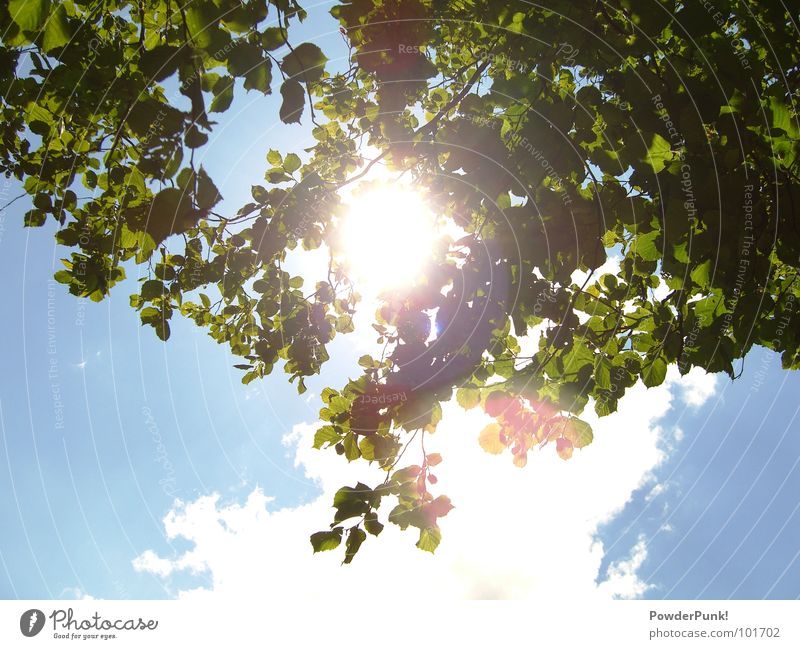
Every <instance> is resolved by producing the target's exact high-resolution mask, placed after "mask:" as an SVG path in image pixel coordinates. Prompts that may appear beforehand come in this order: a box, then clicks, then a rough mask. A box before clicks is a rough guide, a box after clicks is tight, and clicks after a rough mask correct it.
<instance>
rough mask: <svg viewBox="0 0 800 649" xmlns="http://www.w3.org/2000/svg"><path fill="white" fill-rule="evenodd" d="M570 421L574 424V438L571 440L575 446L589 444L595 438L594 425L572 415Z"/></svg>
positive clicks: (580, 446)
mask: <svg viewBox="0 0 800 649" xmlns="http://www.w3.org/2000/svg"><path fill="white" fill-rule="evenodd" d="M570 423H571V425H572V430H573V431H574V433H573V438H572V439H571V440H570V441H572V444H573V446H575V448H583V447H584V446H589V444H591V443H592V440H593V439H594V434H593V433H592V427H591V426H590V425H589V424H587V423H586V422H585V421H583V420H582V419H578V418H577V417H571V418H570Z"/></svg>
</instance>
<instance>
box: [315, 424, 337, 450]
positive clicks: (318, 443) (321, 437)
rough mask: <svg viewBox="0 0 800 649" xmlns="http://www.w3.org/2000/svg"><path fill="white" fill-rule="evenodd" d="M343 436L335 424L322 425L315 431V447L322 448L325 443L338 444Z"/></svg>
mask: <svg viewBox="0 0 800 649" xmlns="http://www.w3.org/2000/svg"><path fill="white" fill-rule="evenodd" d="M341 439H342V436H341V435H340V434H339V433H337V432H336V429H335V428H334V427H333V426H322V427H321V428H319V429H318V430H317V432H316V433H314V448H322V446H323V444H328V445H331V444H336V443H337V442H339V441H340V440H341Z"/></svg>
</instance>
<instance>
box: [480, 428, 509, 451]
mask: <svg viewBox="0 0 800 649" xmlns="http://www.w3.org/2000/svg"><path fill="white" fill-rule="evenodd" d="M502 430H503V428H502V426H500V424H489V425H488V426H487V427H486V428H484V429H483V430H482V431H481V434H480V435H479V436H478V442H480V445H481V448H482V449H483V450H484V451H486V452H487V453H492V454H493V455H497V454H499V453H502V452H503V451H504V450H505V448H506V445H505V444H503V442H501V441H500V433H501V432H502Z"/></svg>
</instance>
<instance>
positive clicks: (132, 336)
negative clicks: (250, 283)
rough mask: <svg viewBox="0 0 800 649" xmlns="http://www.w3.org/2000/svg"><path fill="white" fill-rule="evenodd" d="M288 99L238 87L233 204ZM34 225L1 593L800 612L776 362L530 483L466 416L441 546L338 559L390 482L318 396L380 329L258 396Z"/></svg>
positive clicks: (792, 498) (276, 136)
mask: <svg viewBox="0 0 800 649" xmlns="http://www.w3.org/2000/svg"><path fill="white" fill-rule="evenodd" d="M307 8H308V10H309V12H310V14H311V17H312V18H311V19H310V20H309V21H308V23H307V24H306V25H304V26H303V27H302V30H303V31H302V32H299V33H298V38H305V39H307V40H313V41H314V42H315V43H317V44H319V45H320V46H321V47H322V48H323V50H325V51H330V52H334V51H336V48H337V47H338V45H337V44H338V42H339V38H340V37H339V35H338V32H337V31H336V26H335V24H334V23H333V22H332V21H331V20H329V19H326V17H325V6H309V7H307ZM331 65H336V62H335V61H333V62H332V63H331ZM278 100H279V97H277V98H276V97H269V98H264V97H261V96H259V95H257V93H255V92H251V93H249V94H247V95H244V94H243V93H240V94H239V98H238V99H237V101H236V102H235V103H234V105H233V107H232V108H231V110H230V111H229V113H227V114H226V115H225V119H224V121H221V123H220V127H219V131H217V132H216V133H215V137H214V138H213V140H212V141H211V143H210V144H209V146H208V147H207V148H206V149H205V150H204V152H203V153H204V158H203V160H202V163H203V165H204V166H205V167H206V168H207V169H208V170H209V172H210V173H211V175H212V177H213V178H214V179H215V182H217V185H218V187H219V189H220V191H221V193H222V194H223V196H224V197H225V199H226V201H225V203H224V206H227V207H228V208H231V209H235V208H236V207H238V206H239V205H240V204H242V203H244V202H246V201H247V196H248V193H249V187H250V185H251V184H252V183H255V182H258V181H259V179H260V177H261V175H262V174H263V171H264V170H265V169H266V167H267V163H266V161H265V158H264V154H265V152H266V150H267V149H269V148H274V149H278V150H281V151H283V152H284V153H285V152H288V151H295V152H298V153H299V152H301V150H302V148H303V147H304V146H309V145H310V143H311V138H310V134H309V131H308V128H307V125H305V126H303V125H298V126H285V125H282V124H280V123H277V120H276V118H275V116H276V115H277V101H278ZM16 193H17V188H16V187H14V186H13V183H11V184H9V183H8V182H7V183H6V185H5V186H4V187H3V188H2V190H0V196H6V195H7V196H8V197H13V196H15V195H16ZM26 209H27V206H26V205H25V202H24V201H17V202H16V203H14V204H13V205H12V206H11V207H9V208H8V209H5V210H3V211H2V212H0V276H2V277H3V278H4V282H3V284H2V292H3V293H2V297H3V300H2V303H3V305H4V308H5V317H3V318H2V319H0V334H1V335H0V346H2V352H1V354H0V358H2V363H3V379H2V382H0V440H1V443H0V492H2V493H3V494H4V496H3V498H2V499H0V516H1V517H2V526H3V534H2V535H0V597H2V598H7V599H10V598H25V599H46V598H83V597H94V598H114V599H127V598H176V597H184V598H201V597H230V598H236V597H251V596H259V597H262V598H265V599H270V598H282V599H284V598H287V597H288V598H297V599H309V598H323V597H326V596H329V593H330V590H331V589H332V588H336V590H337V593H340V594H346V593H353V594H358V593H362V592H364V589H373V590H374V588H375V587H376V586H378V587H380V588H383V589H386V591H387V596H389V597H398V598H402V597H406V596H408V595H414V594H419V593H420V590H422V591H423V592H424V593H425V594H426V595H434V596H439V597H447V598H454V599H460V598H498V599H502V598H534V599H535V598H542V597H547V598H553V597H555V598H562V597H563V598H571V597H586V598H615V597H621V598H632V597H642V598H653V599H661V598H680V599H693V598H709V599H725V598H747V599H754V598H797V597H798V595H800V585H798V584H800V514H798V511H797V510H798V508H800V504H798V503H800V501H798V499H797V496H796V494H797V493H800V469H798V462H800V437H799V436H798V435H797V430H798V420H797V413H798V400H797V395H798V394H800V377H799V376H798V375H797V374H796V373H789V372H785V371H783V370H781V367H780V359H779V358H778V357H777V356H776V355H775V354H773V353H771V352H768V351H767V350H763V349H758V348H757V349H755V350H753V351H752V352H751V354H750V355H749V356H748V357H747V359H746V362H745V366H744V371H743V373H742V375H741V377H740V378H739V379H738V380H736V381H734V382H731V381H730V380H729V379H728V378H727V377H725V376H719V375H717V376H714V375H707V374H705V373H704V372H702V371H699V370H694V371H693V372H692V373H691V374H690V375H689V376H688V377H683V379H681V378H680V377H678V376H677V373H676V372H675V371H674V370H672V371H671V372H670V374H669V376H668V380H667V381H666V382H665V384H664V385H662V386H659V387H657V388H652V389H649V390H647V389H645V388H644V387H643V386H641V385H639V386H637V387H636V388H635V389H633V390H631V391H630V392H629V394H628V395H627V396H626V397H625V398H624V399H623V400H622V402H621V404H620V409H619V412H618V413H615V414H614V415H611V416H609V417H605V418H603V419H601V420H599V421H592V423H593V425H594V428H595V441H594V443H593V444H591V445H590V446H589V447H587V448H585V449H583V450H582V451H580V452H577V453H576V454H575V457H574V458H573V459H572V460H570V461H569V462H563V461H562V460H560V459H559V458H558V457H557V456H556V454H555V453H554V452H553V450H552V449H549V448H548V449H545V450H544V451H542V452H540V453H537V454H534V455H532V456H531V458H530V461H529V463H528V466H527V467H526V468H524V469H517V468H515V467H514V466H513V465H512V464H511V461H510V458H509V457H508V456H507V455H503V456H499V457H495V456H489V455H487V454H486V453H484V452H483V451H482V450H481V449H480V447H479V446H478V443H477V436H478V432H479V431H480V429H481V428H482V427H483V425H484V424H485V423H486V421H487V420H486V419H485V418H484V416H483V415H481V414H479V413H476V412H475V411H470V412H464V411H463V410H461V409H459V408H458V407H457V406H454V404H448V405H446V407H445V409H444V414H445V416H444V419H443V422H442V424H441V425H440V429H439V430H438V431H437V433H436V434H435V435H433V436H431V437H430V438H429V440H428V443H427V444H428V448H427V450H428V452H432V451H439V452H441V453H442V454H443V456H444V458H445V460H444V462H443V463H442V465H441V466H440V467H439V471H438V474H437V475H438V477H439V486H441V490H442V492H444V493H447V494H448V495H449V496H450V497H451V499H452V501H453V503H454V505H455V509H454V510H453V511H452V512H450V514H448V516H447V517H446V518H444V519H442V521H441V527H442V530H443V535H444V538H443V541H442V544H441V546H440V547H439V549H438V551H437V552H436V554H435V555H429V554H427V553H423V552H421V551H419V550H417V549H416V548H415V547H414V543H415V541H416V538H415V536H414V535H413V533H412V532H402V531H400V530H398V529H394V526H390V525H389V526H387V528H386V530H385V531H384V533H383V534H382V535H381V537H380V538H379V539H377V540H375V539H373V538H370V539H368V540H367V542H366V543H365V544H364V546H363V548H362V550H361V552H360V553H359V555H358V557H357V558H356V560H355V561H354V563H353V564H352V565H350V566H340V565H339V563H340V561H341V556H340V554H338V553H324V554H318V555H313V554H312V551H311V545H310V543H309V542H308V536H309V534H310V533H312V532H315V531H318V530H320V529H324V528H325V526H326V525H327V523H328V522H329V519H330V515H331V509H330V503H331V502H332V498H333V493H334V492H335V490H336V489H337V488H338V487H340V486H342V485H343V484H354V483H355V481H356V480H358V479H364V480H365V481H369V479H370V476H374V475H375V474H374V472H371V471H370V470H369V469H368V468H364V467H357V466H355V465H347V463H346V462H344V460H343V459H342V458H341V457H339V456H335V455H334V454H332V453H330V452H328V453H325V452H320V451H315V450H314V449H312V448H311V438H312V437H313V432H314V430H315V423H316V422H317V414H318V410H319V407H320V401H319V396H318V395H319V393H320V391H321V389H322V387H324V386H325V385H332V386H341V385H343V384H344V383H345V381H346V379H347V377H349V376H355V375H356V372H358V368H357V365H356V360H357V358H358V356H359V355H360V354H361V353H363V352H364V350H365V349H368V348H369V345H370V339H369V336H366V337H365V336H360V335H357V334H352V335H350V336H343V337H339V338H337V340H336V341H335V343H334V344H333V345H332V347H331V351H332V353H331V356H332V360H331V361H330V363H329V364H328V365H327V366H326V367H325V370H324V373H323V376H322V377H315V378H314V379H313V380H310V381H308V385H309V392H308V393H306V394H304V395H302V396H300V395H297V393H296V391H295V389H294V387H293V386H291V385H290V384H288V382H287V380H286V378H285V375H283V373H282V372H280V371H277V372H276V373H275V374H274V375H273V376H270V377H267V378H265V379H264V380H262V381H256V382H253V383H251V384H250V385H248V386H244V385H242V384H241V382H240V377H241V372H240V371H239V370H236V369H234V368H233V367H232V365H233V364H234V363H236V362H237V361H236V360H235V359H234V358H232V357H231V356H230V355H229V353H228V351H227V349H226V348H224V347H221V346H219V345H217V344H216V343H215V342H214V341H212V340H211V339H210V338H209V337H207V335H206V334H205V333H204V332H203V331H201V330H199V329H198V328H197V327H196V326H195V325H194V324H192V323H191V322H188V321H185V320H181V319H180V318H176V319H174V320H173V326H172V336H171V338H170V340H169V341H168V342H167V343H162V342H161V341H159V340H158V339H157V338H156V337H155V335H154V333H153V331H152V329H151V328H149V327H148V328H142V327H141V326H140V325H139V320H138V315H137V314H136V312H135V311H134V310H133V309H131V308H130V306H129V304H128V296H129V295H130V294H131V293H132V292H134V287H135V283H136V279H137V278H136V276H135V273H132V274H131V275H130V277H129V279H128V280H126V282H124V283H123V284H122V285H119V286H117V287H115V289H114V292H113V294H112V296H111V297H110V298H109V299H107V300H105V301H104V302H102V303H100V304H95V303H92V302H89V301H86V300H77V299H76V298H75V297H74V296H71V295H69V294H67V293H66V290H65V287H64V286H62V285H60V284H57V283H55V282H53V281H52V274H53V272H54V271H55V270H57V269H58V268H59V259H60V258H61V257H63V256H66V251H65V250H64V249H59V248H58V247H56V246H55V243H54V240H53V237H52V234H53V232H54V231H55V227H54V224H52V223H50V224H48V225H46V226H45V227H44V228H41V229H34V230H26V229H24V228H23V227H22V226H21V222H22V215H23V214H24V212H25V210H26Z"/></svg>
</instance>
